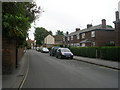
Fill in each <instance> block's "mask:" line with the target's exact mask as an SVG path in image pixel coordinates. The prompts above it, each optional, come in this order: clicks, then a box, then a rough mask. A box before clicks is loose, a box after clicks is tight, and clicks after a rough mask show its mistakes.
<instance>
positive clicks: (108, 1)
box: [29, 0, 120, 40]
mask: <svg viewBox="0 0 120 90" xmlns="http://www.w3.org/2000/svg"><path fill="white" fill-rule="evenodd" d="M119 1H120V0H35V2H36V3H37V5H38V6H41V8H42V9H43V10H44V12H43V13H42V14H41V15H40V18H39V19H38V20H36V23H35V25H34V24H32V28H31V29H30V32H29V36H30V38H31V39H32V40H33V39H34V35H33V33H34V28H33V27H34V26H35V27H44V28H46V29H47V30H48V31H49V30H51V31H52V32H53V34H55V33H56V31H57V30H61V31H63V32H64V33H66V31H68V32H69V33H71V32H74V31H75V28H80V29H84V28H86V25H87V24H92V25H93V26H95V25H98V24H101V20H102V19H106V23H107V25H112V26H113V27H114V24H113V21H115V11H117V10H118V2H119Z"/></svg>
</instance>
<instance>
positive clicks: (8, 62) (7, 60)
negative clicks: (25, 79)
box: [2, 38, 24, 74]
mask: <svg viewBox="0 0 120 90" xmlns="http://www.w3.org/2000/svg"><path fill="white" fill-rule="evenodd" d="M23 55H24V48H19V49H18V56H17V60H16V41H15V40H14V39H13V40H12V39H9V40H8V39H7V38H2V73H3V74H10V73H12V72H13V71H14V70H15V68H16V65H17V64H18V62H19V60H20V59H21V58H22V56H23Z"/></svg>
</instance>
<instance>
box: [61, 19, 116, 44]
mask: <svg viewBox="0 0 120 90" xmlns="http://www.w3.org/2000/svg"><path fill="white" fill-rule="evenodd" d="M114 43H115V30H114V28H112V27H111V26H110V25H106V20H105V19H102V24H100V25H96V26H92V24H88V25H87V28H86V29H83V30H80V28H76V31H75V32H72V33H70V34H68V33H67V34H66V35H65V36H64V38H63V44H64V45H67V46H105V45H109V44H114Z"/></svg>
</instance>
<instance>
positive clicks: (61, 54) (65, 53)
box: [56, 48, 73, 59]
mask: <svg viewBox="0 0 120 90" xmlns="http://www.w3.org/2000/svg"><path fill="white" fill-rule="evenodd" d="M56 58H70V59H73V53H72V52H71V51H70V50H69V49H68V48H59V49H58V50H57V52H56Z"/></svg>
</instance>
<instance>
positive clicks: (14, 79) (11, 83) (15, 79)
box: [2, 51, 120, 88]
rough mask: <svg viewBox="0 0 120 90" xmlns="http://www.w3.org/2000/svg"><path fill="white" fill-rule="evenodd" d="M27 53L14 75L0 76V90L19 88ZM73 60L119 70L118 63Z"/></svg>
mask: <svg viewBox="0 0 120 90" xmlns="http://www.w3.org/2000/svg"><path fill="white" fill-rule="evenodd" d="M28 56H29V55H28V53H27V51H26V53H25V54H24V56H23V58H22V59H21V60H20V62H19V67H18V68H17V69H16V70H15V71H14V73H12V74H10V75H4V76H2V80H3V81H2V88H20V86H21V84H22V83H23V80H24V78H25V76H26V72H27V70H28V66H29V65H28V61H29V57H28ZM74 60H78V61H79V60H80V61H83V62H87V63H91V64H95V65H99V66H104V67H108V68H112V69H116V70H120V67H119V63H118V62H113V61H108V60H102V59H97V58H87V57H80V56H74Z"/></svg>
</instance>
